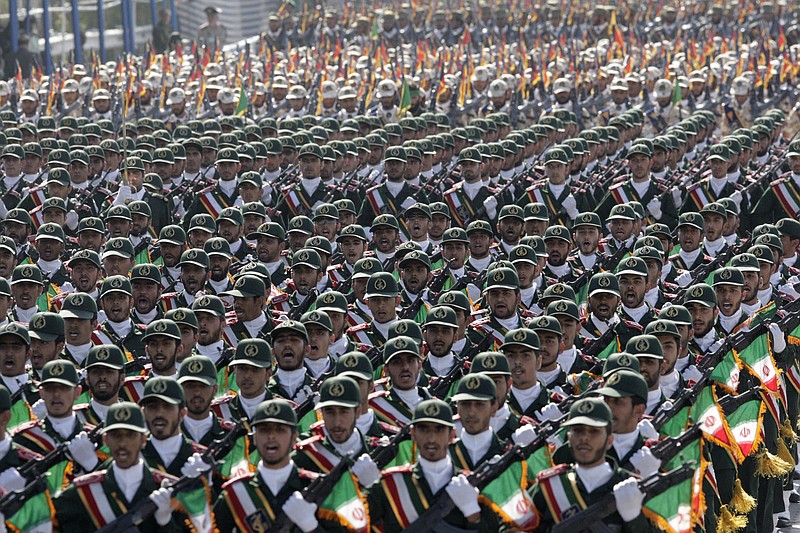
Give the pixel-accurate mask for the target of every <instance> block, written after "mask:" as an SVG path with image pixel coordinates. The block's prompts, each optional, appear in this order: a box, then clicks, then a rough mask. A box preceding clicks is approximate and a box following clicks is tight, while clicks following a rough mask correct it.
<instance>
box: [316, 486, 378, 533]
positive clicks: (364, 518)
mask: <svg viewBox="0 0 800 533" xmlns="http://www.w3.org/2000/svg"><path fill="white" fill-rule="evenodd" d="M319 515H320V516H321V517H322V518H325V519H326V520H329V521H331V522H335V523H338V524H341V525H342V526H343V527H345V528H347V530H348V531H356V532H359V533H366V532H367V531H369V516H368V515H367V507H366V505H365V504H364V497H363V496H362V495H361V491H360V490H359V489H358V481H357V480H356V478H355V477H354V476H353V474H350V473H349V472H348V473H346V474H345V475H343V476H342V477H341V478H340V479H339V481H338V482H337V483H336V485H335V486H334V487H333V491H331V493H330V494H329V495H328V497H327V498H325V501H323V502H322V505H320V507H319Z"/></svg>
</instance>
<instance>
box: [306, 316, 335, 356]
mask: <svg viewBox="0 0 800 533" xmlns="http://www.w3.org/2000/svg"><path fill="white" fill-rule="evenodd" d="M306 331H308V346H309V348H310V351H309V352H308V355H307V358H308V359H311V360H312V361H315V360H318V359H322V358H323V357H325V356H326V355H328V347H330V345H331V340H332V339H331V332H330V331H328V330H327V329H325V328H323V327H322V326H318V325H316V324H308V325H307V326H306Z"/></svg>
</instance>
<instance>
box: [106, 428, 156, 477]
mask: <svg viewBox="0 0 800 533" xmlns="http://www.w3.org/2000/svg"><path fill="white" fill-rule="evenodd" d="M103 442H105V444H106V445H107V446H108V449H109V451H110V452H111V457H112V458H113V459H114V463H115V464H116V465H117V466H118V467H120V468H123V469H125V468H130V467H132V466H133V465H135V464H136V463H137V462H138V461H139V453H140V452H141V451H142V450H143V449H144V446H145V444H147V435H146V434H145V433H140V432H138V431H133V430H130V429H112V430H111V431H109V432H108V433H106V434H105V435H103Z"/></svg>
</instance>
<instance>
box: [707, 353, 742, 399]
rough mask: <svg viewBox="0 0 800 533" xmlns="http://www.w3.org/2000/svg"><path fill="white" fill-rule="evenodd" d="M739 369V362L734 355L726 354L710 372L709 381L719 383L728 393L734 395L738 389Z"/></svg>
mask: <svg viewBox="0 0 800 533" xmlns="http://www.w3.org/2000/svg"><path fill="white" fill-rule="evenodd" d="M739 368H740V367H739V361H738V360H737V359H736V356H735V355H734V353H733V352H728V353H727V354H725V357H723V358H722V360H721V361H720V362H719V363H717V366H716V367H714V370H713V371H712V372H711V379H713V380H714V381H716V382H717V383H719V384H720V386H721V387H723V388H724V389H725V390H727V391H728V392H731V393H735V392H736V389H737V388H738V387H739Z"/></svg>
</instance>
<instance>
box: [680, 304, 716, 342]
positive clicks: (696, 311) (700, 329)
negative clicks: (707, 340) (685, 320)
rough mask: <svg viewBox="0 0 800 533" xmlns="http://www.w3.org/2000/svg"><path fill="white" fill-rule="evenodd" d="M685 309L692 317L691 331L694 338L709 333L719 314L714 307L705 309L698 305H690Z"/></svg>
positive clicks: (703, 306)
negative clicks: (692, 330)
mask: <svg viewBox="0 0 800 533" xmlns="http://www.w3.org/2000/svg"><path fill="white" fill-rule="evenodd" d="M686 308H687V309H688V310H689V313H691V315H692V329H694V336H695V337H703V336H704V335H706V334H707V333H708V332H709V331H711V328H713V327H714V322H716V320H717V314H718V313H719V310H718V309H717V308H716V307H707V306H705V305H702V304H699V303H690V304H688V305H687V306H686Z"/></svg>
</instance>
